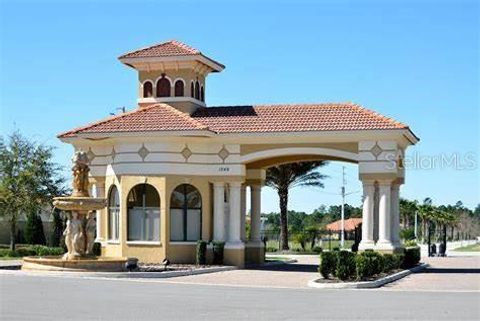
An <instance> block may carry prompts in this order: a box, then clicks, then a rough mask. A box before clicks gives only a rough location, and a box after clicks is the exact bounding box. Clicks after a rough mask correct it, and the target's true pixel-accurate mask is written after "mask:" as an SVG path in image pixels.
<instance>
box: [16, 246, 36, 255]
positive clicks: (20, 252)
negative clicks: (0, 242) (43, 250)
mask: <svg viewBox="0 0 480 321" xmlns="http://www.w3.org/2000/svg"><path fill="white" fill-rule="evenodd" d="M15 252H17V256H22V257H23V256H35V255H37V252H35V251H34V250H32V249H30V248H19V249H16V250H15Z"/></svg>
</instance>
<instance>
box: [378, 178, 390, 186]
mask: <svg viewBox="0 0 480 321" xmlns="http://www.w3.org/2000/svg"><path fill="white" fill-rule="evenodd" d="M377 182H378V185H379V186H392V183H393V180H392V179H379V180H377Z"/></svg>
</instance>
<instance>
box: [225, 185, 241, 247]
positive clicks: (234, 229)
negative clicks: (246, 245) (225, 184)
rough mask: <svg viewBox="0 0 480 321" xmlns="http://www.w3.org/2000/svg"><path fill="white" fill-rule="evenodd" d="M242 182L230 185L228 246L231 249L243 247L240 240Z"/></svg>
mask: <svg viewBox="0 0 480 321" xmlns="http://www.w3.org/2000/svg"><path fill="white" fill-rule="evenodd" d="M241 187H242V183H241V182H231V183H229V188H230V199H229V204H230V222H229V231H228V243H229V244H228V245H229V247H230V248H231V247H232V246H233V247H236V246H237V245H238V246H239V247H243V242H242V240H241V239H240V199H241V195H240V194H241V191H240V189H241Z"/></svg>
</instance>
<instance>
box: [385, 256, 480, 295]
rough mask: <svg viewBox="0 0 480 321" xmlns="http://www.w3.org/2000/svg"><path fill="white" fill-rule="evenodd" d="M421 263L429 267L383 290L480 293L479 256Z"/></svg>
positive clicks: (437, 258) (424, 259)
mask: <svg viewBox="0 0 480 321" xmlns="http://www.w3.org/2000/svg"><path fill="white" fill-rule="evenodd" d="M465 255H468V254H465ZM422 261H423V262H426V263H428V264H429V265H430V267H429V268H427V269H426V270H424V271H422V272H419V273H414V274H411V275H409V276H407V277H406V278H403V279H401V280H399V281H397V282H394V283H390V284H387V285H385V286H384V287H383V289H385V290H414V291H415V290H418V291H452V292H455V291H480V256H450V257H431V258H422Z"/></svg>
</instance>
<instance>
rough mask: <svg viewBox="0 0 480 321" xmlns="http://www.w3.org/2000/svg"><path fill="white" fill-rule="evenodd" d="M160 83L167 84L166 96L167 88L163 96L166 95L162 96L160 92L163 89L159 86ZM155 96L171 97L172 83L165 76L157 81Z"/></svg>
mask: <svg viewBox="0 0 480 321" xmlns="http://www.w3.org/2000/svg"><path fill="white" fill-rule="evenodd" d="M161 82H164V83H165V85H167V84H168V94H167V88H165V94H166V95H162V93H161V90H162V89H163V88H162V86H161ZM155 95H156V97H157V98H165V97H172V82H171V81H170V79H169V78H168V77H167V76H165V75H162V76H161V77H160V78H159V79H158V80H157V83H156V90H155Z"/></svg>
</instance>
